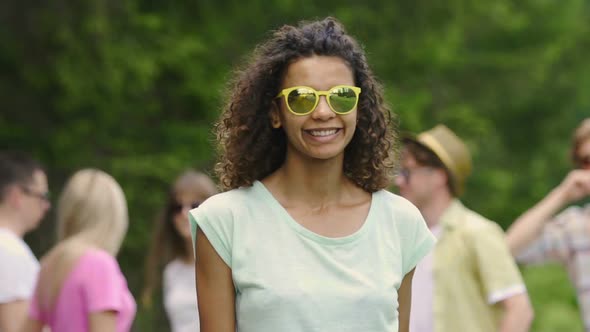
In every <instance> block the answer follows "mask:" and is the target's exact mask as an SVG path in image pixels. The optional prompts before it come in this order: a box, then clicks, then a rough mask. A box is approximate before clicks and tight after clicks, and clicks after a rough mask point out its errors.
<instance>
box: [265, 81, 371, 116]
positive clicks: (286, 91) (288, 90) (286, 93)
mask: <svg viewBox="0 0 590 332" xmlns="http://www.w3.org/2000/svg"><path fill="white" fill-rule="evenodd" d="M301 88H304V89H309V90H311V91H313V93H314V95H315V97H316V98H315V104H314V105H313V107H312V108H311V109H310V110H309V111H307V112H305V113H297V112H295V111H293V109H291V105H289V99H288V98H289V93H291V92H292V91H294V90H297V89H301ZM338 88H349V89H351V90H352V91H354V93H355V94H356V101H355V102H354V106H353V107H351V108H350V110H349V111H346V112H337V111H336V110H335V109H334V107H333V106H332V103H331V102H330V96H331V93H332V91H334V90H335V89H338ZM360 95H361V88H359V87H358V86H352V85H336V86H333V87H331V88H330V90H327V91H318V90H316V89H314V88H311V87H309V86H304V85H299V86H293V87H290V88H286V89H283V90H281V92H279V94H278V95H277V96H276V97H275V98H281V97H283V96H284V97H285V104H286V105H287V109H288V110H289V112H291V113H293V114H295V115H308V114H310V113H312V112H313V111H315V109H316V107H318V104H319V103H320V96H326V101H327V102H328V106H330V109H331V110H332V112H334V113H336V114H338V115H346V114H349V113H351V112H352V111H354V110H355V109H356V107H357V105H358V103H359V98H360Z"/></svg>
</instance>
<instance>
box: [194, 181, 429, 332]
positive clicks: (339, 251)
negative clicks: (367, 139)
mask: <svg viewBox="0 0 590 332" xmlns="http://www.w3.org/2000/svg"><path fill="white" fill-rule="evenodd" d="M189 220H190V223H191V229H192V233H193V239H194V238H195V234H196V230H197V227H199V228H200V231H202V232H203V233H204V234H205V235H206V236H207V239H208V240H209V241H210V242H211V245H212V246H213V248H214V249H215V250H216V251H217V253H218V254H219V256H220V257H221V258H222V259H223V261H224V262H225V263H226V264H227V265H228V266H229V267H230V268H231V270H232V277H233V281H234V286H235V290H236V320H237V322H236V323H237V330H238V332H277V331H281V332H314V331H318V332H320V331H321V332H331V331H334V332H348V331H350V332H360V331H362V332H371V331H374V332H386V331H387V332H392V331H398V310H397V309H398V301H397V290H398V289H399V287H400V284H401V282H402V279H403V277H404V275H406V273H408V272H409V271H411V270H412V269H413V268H414V266H415V265H416V264H417V263H418V261H420V259H422V257H424V256H425V255H426V254H427V253H428V252H429V251H430V250H431V249H432V247H433V245H434V242H435V239H434V237H433V236H432V234H431V233H430V232H429V231H428V228H427V227H426V224H425V222H424V219H423V218H422V216H421V215H420V212H419V211H418V210H417V209H416V207H414V206H413V205H412V204H411V203H409V202H408V201H407V200H405V199H404V198H401V197H400V196H397V195H394V194H392V193H390V192H387V191H385V190H381V191H378V192H375V193H373V194H372V200H371V206H370V209H369V213H368V215H367V218H366V220H365V223H364V224H363V225H362V226H361V228H360V229H359V230H358V231H356V232H355V233H353V234H351V235H349V236H345V237H339V238H331V237H325V236H321V235H319V234H316V233H314V232H312V231H310V230H308V229H307V228H305V227H303V226H302V225H300V224H299V223H297V222H296V221H295V220H293V218H292V217H291V216H290V215H289V214H288V213H287V211H286V210H285V209H284V208H283V207H282V206H281V205H280V204H279V202H278V201H277V200H276V199H275V198H274V197H273V196H272V194H271V193H270V192H269V191H268V190H267V189H266V187H265V186H264V185H263V184H262V183H261V182H259V181H256V182H255V183H254V184H253V185H252V186H251V187H245V188H240V189H234V190H231V191H228V192H225V193H221V194H218V195H215V196H213V197H210V198H209V199H208V200H207V201H205V202H204V203H203V204H201V205H200V206H199V207H198V208H196V209H194V210H191V211H190V213H189Z"/></svg>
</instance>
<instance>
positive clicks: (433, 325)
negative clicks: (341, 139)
mask: <svg viewBox="0 0 590 332" xmlns="http://www.w3.org/2000/svg"><path fill="white" fill-rule="evenodd" d="M403 143H404V149H403V154H402V163H401V164H402V169H401V171H400V174H399V176H397V178H396V185H397V186H398V187H399V192H400V194H401V195H402V196H403V197H405V198H407V199H408V200H409V201H411V202H412V203H414V205H416V207H418V209H420V212H421V213H422V215H423V217H424V219H425V220H426V223H427V224H428V227H429V228H430V230H431V232H432V233H433V234H434V235H435V236H436V237H437V238H438V242H437V244H436V246H435V248H434V250H433V251H431V253H430V254H429V255H427V256H426V257H425V258H424V259H423V260H422V261H421V262H420V263H419V264H418V266H417V267H416V270H415V272H414V279H413V282H412V307H411V311H410V312H411V316H410V331H411V332H434V331H436V332H456V331H478V332H492V331H493V332H498V331H513V332H516V331H528V329H529V326H530V323H531V321H532V315H533V312H532V308H531V305H530V302H529V298H528V294H527V291H526V288H525V285H524V283H523V281H522V277H521V275H520V271H519V270H518V267H517V266H516V263H515V262H514V258H513V257H512V255H511V254H510V251H509V249H508V246H507V245H506V242H505V237H504V233H503V231H502V229H501V228H500V227H499V226H498V225H497V224H496V223H494V222H492V221H489V220H487V219H485V218H484V217H482V216H480V215H479V214H477V213H475V212H473V211H471V210H469V209H467V208H466V207H465V206H464V205H463V204H462V203H461V202H460V201H459V199H458V197H459V196H460V195H461V194H462V192H463V188H464V183H465V179H466V178H467V176H468V175H469V173H470V172H471V157H470V154H469V151H468V150H467V147H466V146H465V144H464V143H463V142H462V141H461V139H460V138H459V137H457V136H456V135H455V134H454V133H453V132H452V131H451V130H450V129H449V128H447V127H445V126H444V125H438V126H436V127H434V128H432V129H431V130H428V131H425V132H423V133H421V134H419V135H418V136H416V137H414V136H407V137H405V138H404V140H403Z"/></svg>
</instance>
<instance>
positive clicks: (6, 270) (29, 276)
mask: <svg viewBox="0 0 590 332" xmlns="http://www.w3.org/2000/svg"><path fill="white" fill-rule="evenodd" d="M2 240H4V239H2V238H0V241H2ZM10 244H11V243H8V241H7V243H3V244H2V245H0V303H8V302H12V301H17V300H27V299H29V298H30V297H31V296H32V295H33V292H34V290H35V281H36V280H37V274H38V272H39V263H38V262H36V261H35V260H33V259H32V258H30V257H28V256H27V254H26V252H24V251H23V250H20V248H18V247H16V246H15V248H10V247H8V246H9V245H10ZM12 249H14V250H12Z"/></svg>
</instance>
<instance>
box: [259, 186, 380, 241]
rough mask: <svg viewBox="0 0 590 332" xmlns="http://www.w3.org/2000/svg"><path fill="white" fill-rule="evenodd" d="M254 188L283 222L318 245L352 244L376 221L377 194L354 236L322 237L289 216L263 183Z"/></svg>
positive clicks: (372, 195)
mask: <svg viewBox="0 0 590 332" xmlns="http://www.w3.org/2000/svg"><path fill="white" fill-rule="evenodd" d="M252 187H253V189H254V190H255V192H258V194H259V195H260V196H262V198H263V201H265V202H268V203H269V204H270V207H271V208H272V209H273V210H274V211H275V212H276V213H277V214H278V215H279V216H281V218H280V219H281V220H282V221H284V222H286V223H287V224H288V225H289V226H290V227H291V228H292V229H293V230H295V231H296V232H297V233H298V234H300V235H302V236H304V237H306V238H308V239H311V240H313V241H315V242H317V243H320V244H325V245H342V244H348V243H351V242H353V241H355V240H357V239H359V238H360V237H361V236H363V235H364V234H365V233H366V232H367V231H368V229H369V227H370V226H371V224H372V223H373V219H374V217H373V215H374V214H375V210H376V205H377V204H378V202H377V199H378V197H379V196H378V195H377V192H374V193H371V203H370V206H369V212H368V213H367V216H366V218H365V221H364V222H363V224H362V225H361V227H360V228H359V229H358V230H356V231H355V232H354V233H352V234H349V235H346V236H342V237H329V236H324V235H320V234H318V233H316V232H314V231H312V230H310V229H308V228H306V227H304V226H303V225H301V224H300V223H298V222H297V221H296V220H295V219H294V218H293V217H292V216H291V215H290V214H289V212H287V210H286V209H285V208H284V207H283V206H282V205H281V203H279V201H278V200H277V199H276V198H275V197H274V196H273V194H272V193H271V192H270V191H269V190H268V188H266V186H265V185H264V184H263V183H262V182H260V181H258V180H256V181H254V183H253V185H252Z"/></svg>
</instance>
